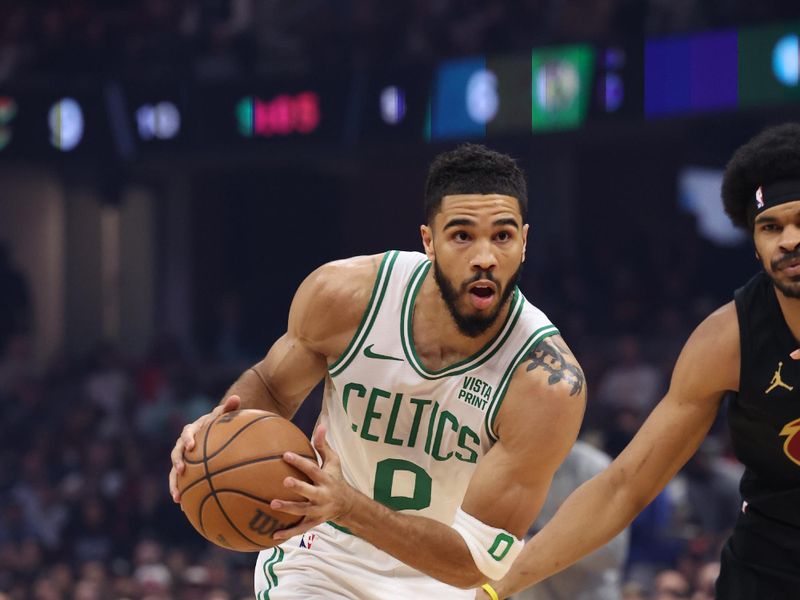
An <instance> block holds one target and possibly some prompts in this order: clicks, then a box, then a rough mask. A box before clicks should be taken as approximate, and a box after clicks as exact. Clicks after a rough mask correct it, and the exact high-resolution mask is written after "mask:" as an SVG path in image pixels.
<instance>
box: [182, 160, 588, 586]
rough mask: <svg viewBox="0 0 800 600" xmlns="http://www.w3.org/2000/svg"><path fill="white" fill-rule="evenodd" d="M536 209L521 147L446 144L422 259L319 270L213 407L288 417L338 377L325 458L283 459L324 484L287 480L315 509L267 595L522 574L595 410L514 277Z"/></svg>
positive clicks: (321, 446)
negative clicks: (522, 562)
mask: <svg viewBox="0 0 800 600" xmlns="http://www.w3.org/2000/svg"><path fill="white" fill-rule="evenodd" d="M526 207H527V193H526V186H525V180H524V176H523V175H522V172H521V171H520V170H519V168H518V167H517V166H516V164H515V163H514V161H513V160H512V159H510V158H509V157H507V156H505V155H501V154H498V153H495V152H492V151H489V150H487V149H486V148H483V147H481V146H475V145H465V146H461V147H460V148H458V149H456V150H454V151H452V152H448V153H445V154H442V155H440V156H439V157H438V158H437V159H436V160H435V161H434V163H433V164H432V165H431V169H430V172H429V175H428V181H427V184H426V222H427V224H426V225H423V226H422V227H421V234H422V243H423V246H424V249H425V254H424V255H423V254H418V253H413V252H396V251H390V252H386V253H385V254H383V255H379V256H370V257H358V258H353V259H348V260H343V261H337V262H334V263H330V264H328V265H325V266H323V267H321V268H320V269H318V270H317V271H315V272H314V273H312V274H311V275H310V276H309V277H308V278H307V279H306V280H305V281H304V282H303V284H302V285H301V286H300V288H299V289H298V291H297V294H296V296H295V298H294V300H293V302H292V306H291V309H290V311H289V326H288V331H287V333H286V334H285V335H284V336H283V337H281V338H280V339H279V340H278V341H277V342H276V343H275V344H274V345H273V347H272V348H271V349H270V351H269V353H268V354H267V356H266V358H265V359H264V360H263V361H261V362H260V363H258V364H257V365H255V366H254V367H253V368H252V369H250V370H248V371H246V372H245V373H244V374H243V375H242V376H241V378H240V379H239V380H238V381H237V382H236V383H235V384H234V385H233V386H232V388H231V389H230V391H229V394H228V395H229V396H231V397H229V398H228V399H227V400H226V401H225V403H224V404H223V406H220V407H217V409H215V411H214V412H213V413H211V414H212V415H215V414H219V412H221V411H223V410H231V409H233V408H236V407H238V406H239V405H240V403H241V404H243V405H245V406H246V407H253V408H261V409H266V410H270V411H275V412H277V413H280V414H282V415H284V416H286V417H291V416H292V415H293V414H294V413H295V411H296V410H297V408H298V406H299V405H300V403H301V402H302V401H303V399H304V398H305V397H306V395H307V394H308V393H309V391H310V390H311V389H312V388H313V387H314V386H315V385H316V384H317V383H318V382H319V381H320V380H321V379H322V378H325V395H324V403H323V412H322V415H321V424H322V425H321V426H320V427H318V428H317V431H316V432H315V435H314V441H315V446H316V447H317V448H318V450H319V451H320V454H321V457H322V459H323V466H322V467H321V468H320V467H318V466H317V465H316V464H315V463H313V462H311V461H308V460H306V459H302V458H299V457H297V456H285V460H287V461H288V462H290V463H292V464H294V465H296V466H298V467H299V468H301V469H302V470H303V471H305V472H306V473H307V474H308V475H309V476H310V477H311V479H312V481H313V485H309V484H305V483H303V482H300V481H297V480H294V479H289V480H287V482H286V485H288V486H290V487H291V488H292V489H294V490H296V491H299V492H300V493H301V494H302V495H303V496H305V497H306V498H307V499H308V501H307V502H304V503H289V502H283V501H280V500H275V501H273V508H276V509H281V510H284V511H287V512H294V513H295V514H300V515H304V516H305V518H304V519H303V521H302V522H301V524H300V525H299V526H297V527H294V528H292V529H290V530H287V531H285V532H284V537H285V538H291V539H288V540H287V541H286V542H285V543H284V544H282V545H281V546H280V547H278V548H275V549H271V550H268V551H264V552H262V553H261V554H260V556H259V559H258V564H257V567H256V592H257V594H260V596H259V597H261V598H266V597H268V598H270V599H271V600H279V599H282V598H292V599H295V600H296V599H303V598H352V599H359V600H365V599H367V600H369V599H379V598H385V599H392V600H394V599H397V598H471V597H472V596H473V592H472V591H470V590H458V589H456V588H457V587H458V588H470V587H474V586H475V585H479V584H481V583H482V582H484V581H486V580H487V579H489V578H495V579H496V578H499V577H501V576H502V575H503V574H504V573H505V572H506V570H507V569H508V568H509V566H510V564H511V562H512V561H513V559H514V558H515V557H516V556H517V554H518V553H519V551H520V549H521V546H522V542H521V541H520V538H521V537H522V536H523V534H524V533H525V531H526V530H527V528H528V527H529V525H530V524H531V522H532V521H533V519H534V518H535V516H536V514H537V513H538V511H539V509H540V507H541V505H542V503H543V501H544V499H545V496H546V494H547V490H548V486H549V484H550V480H551V478H552V476H553V473H554V472H555V470H556V468H557V467H558V465H559V464H560V463H561V461H562V460H563V458H564V456H565V455H566V454H567V452H568V451H569V448H570V446H571V445H572V443H573V442H574V440H575V437H576V435H577V432H578V428H579V426H580V421H581V418H582V415H583V410H584V403H585V385H584V379H583V373H582V372H581V370H580V367H579V366H578V364H577V362H576V361H575V358H574V357H573V355H572V353H571V352H570V351H569V349H568V348H567V346H566V345H565V344H564V342H563V340H561V338H560V336H559V335H558V332H557V330H556V328H555V327H554V326H553V325H552V324H551V323H550V322H549V320H548V319H547V317H546V316H545V315H544V314H543V313H542V312H541V311H539V310H538V309H536V308H535V307H534V306H532V305H531V304H530V303H528V302H527V300H526V299H525V298H524V297H523V296H522V294H521V292H520V291H519V290H518V289H517V287H516V283H517V279H518V277H519V273H520V269H521V267H522V262H523V261H524V258H525V244H526V238H527V233H528V225H527V224H525V213H526ZM239 398H241V400H239ZM207 418H210V416H206V417H203V418H201V419H200V420H199V421H197V422H195V423H193V424H191V425H188V426H187V427H186V428H185V430H184V433H183V434H182V436H181V438H180V439H179V440H178V442H177V443H176V446H175V449H174V450H173V454H172V460H173V465H174V467H173V472H172V473H171V476H170V488H171V491H172V494H173V497H174V498H175V500H176V501H177V499H178V494H177V490H176V486H175V472H176V470H181V469H182V468H183V465H182V454H183V450H184V448H186V447H191V446H192V444H193V443H194V441H193V438H194V434H195V432H196V431H197V429H198V427H199V426H200V425H201V424H202V422H203V421H204V420H205V419H207ZM306 532H307V533H306ZM292 536H294V537H292ZM423 574H424V575H423ZM434 578H435V579H434ZM437 580H438V581H437ZM442 582H444V583H442ZM451 586H456V587H451Z"/></svg>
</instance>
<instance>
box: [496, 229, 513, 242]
mask: <svg viewBox="0 0 800 600" xmlns="http://www.w3.org/2000/svg"><path fill="white" fill-rule="evenodd" d="M494 237H495V239H496V240H497V241H498V242H507V241H509V240H510V239H511V232H509V231H500V232H498V233H497V235H496V236H494Z"/></svg>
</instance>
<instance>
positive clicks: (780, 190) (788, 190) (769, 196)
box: [747, 179, 800, 227]
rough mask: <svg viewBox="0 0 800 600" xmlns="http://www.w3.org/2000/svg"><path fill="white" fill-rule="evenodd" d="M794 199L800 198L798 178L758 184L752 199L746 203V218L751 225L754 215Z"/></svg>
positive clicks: (799, 180)
mask: <svg viewBox="0 0 800 600" xmlns="http://www.w3.org/2000/svg"><path fill="white" fill-rule="evenodd" d="M795 200H800V179H783V180H781V181H775V182H773V183H770V184H768V185H760V186H758V189H757V190H756V193H755V196H754V197H753V201H752V202H751V203H749V204H748V205H747V220H748V221H749V222H750V226H751V227H752V225H753V223H754V222H755V218H756V215H759V214H761V213H762V212H764V211H765V210H767V209H769V208H772V207H773V206H778V205H779V204H784V203H785V202H793V201H795Z"/></svg>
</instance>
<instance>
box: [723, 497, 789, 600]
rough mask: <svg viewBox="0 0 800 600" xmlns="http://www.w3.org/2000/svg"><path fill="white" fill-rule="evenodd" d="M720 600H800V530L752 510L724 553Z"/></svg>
mask: <svg viewBox="0 0 800 600" xmlns="http://www.w3.org/2000/svg"><path fill="white" fill-rule="evenodd" d="M716 598H717V600H797V598H800V530H798V529H797V528H795V527H791V526H790V525H784V524H781V523H778V522H776V521H774V520H772V519H769V518H767V517H764V516H762V515H759V514H758V513H756V512H754V511H753V510H752V509H750V508H748V509H747V512H743V513H741V514H740V515H739V519H738V521H737V522H736V527H735V528H734V530H733V535H732V536H731V538H730V539H729V540H728V542H727V543H726V544H725V547H724V548H723V550H722V559H721V568H720V574H719V579H718V580H717V595H716Z"/></svg>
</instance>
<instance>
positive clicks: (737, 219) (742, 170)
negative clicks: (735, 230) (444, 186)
mask: <svg viewBox="0 0 800 600" xmlns="http://www.w3.org/2000/svg"><path fill="white" fill-rule="evenodd" d="M787 179H800V123H784V124H783V125H777V126H775V127H770V128H768V129H765V130H764V131H762V132H761V133H759V134H758V135H756V136H755V137H753V138H752V139H751V140H750V141H748V142H747V143H746V144H744V145H743V146H741V147H740V148H739V149H738V150H737V151H736V152H735V153H734V154H733V157H732V158H731V160H730V162H728V165H727V166H726V167H725V174H724V176H723V178H722V204H723V206H724V207H725V212H726V213H728V216H729V217H730V219H731V222H732V223H733V224H734V225H735V226H736V227H741V228H742V229H746V230H748V231H752V230H753V219H754V211H753V209H749V208H748V207H750V206H753V203H754V202H755V193H756V190H757V189H758V188H759V186H762V185H769V184H771V183H775V182H776V181H781V180H787Z"/></svg>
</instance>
